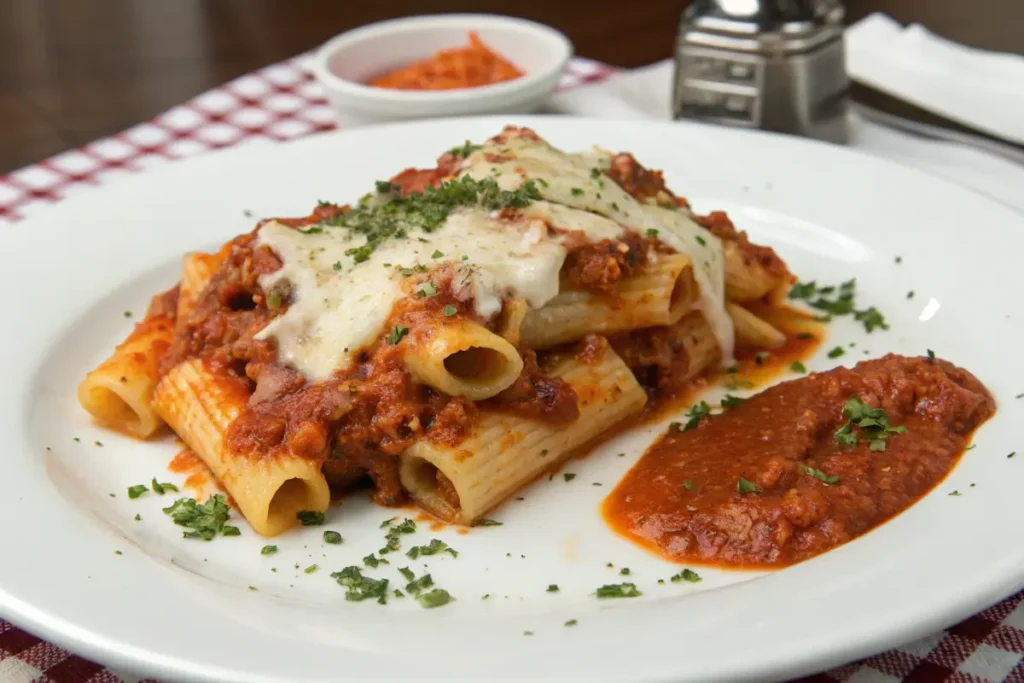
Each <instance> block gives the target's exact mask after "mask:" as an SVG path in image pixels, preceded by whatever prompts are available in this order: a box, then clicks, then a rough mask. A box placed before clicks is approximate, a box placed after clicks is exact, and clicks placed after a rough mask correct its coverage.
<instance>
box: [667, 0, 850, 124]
mask: <svg viewBox="0 0 1024 683" xmlns="http://www.w3.org/2000/svg"><path fill="white" fill-rule="evenodd" d="M842 18H843V8H842V5H840V4H839V1H838V0H694V2H693V4H691V5H690V7H688V8H687V10H686V11H685V12H684V13H683V16H682V20H681V21H680V25H679V35H678V39H677V41H676V54H675V65H676V71H675V83H674V94H673V113H674V116H675V118H677V119H679V118H688V119H698V120H702V121H708V122H713V123H722V124H727V125H733V126H743V127H747V128H760V129H763V130H770V131H776V132H780V133H791V134H795V135H804V136H807V137H812V138H818V139H821V140H828V141H831V142H837V143H845V142H846V140H847V116H846V114H847V109H848V107H849V79H848V77H847V75H846V62H845V57H844V54H843V26H842Z"/></svg>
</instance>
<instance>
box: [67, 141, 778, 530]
mask: <svg viewBox="0 0 1024 683" xmlns="http://www.w3.org/2000/svg"><path fill="white" fill-rule="evenodd" d="M792 281H793V278H792V275H791V274H790V273H789V271H788V270H787V268H786V266H785V264H784V263H783V262H782V261H781V259H779V258H778V256H777V255H775V253H774V252H773V251H772V250H771V249H768V248H766V247H759V246H756V245H753V244H751V243H750V242H749V241H748V240H747V238H746V236H745V235H744V234H743V233H740V232H737V231H736V230H735V228H734V227H733V226H732V224H731V223H730V222H728V219H727V218H726V217H725V216H724V214H710V215H709V216H698V215H696V214H694V213H693V212H692V211H691V210H690V208H689V206H688V204H687V203H686V202H685V200H682V199H679V198H677V197H676V196H675V195H673V194H672V193H671V192H670V191H669V190H668V189H667V188H666V187H665V185H664V182H663V180H662V178H661V175H660V173H658V172H655V171H649V170H647V169H645V168H643V167H642V166H640V165H639V164H638V163H637V162H636V160H635V159H633V157H632V156H630V155H628V154H618V155H613V154H610V153H607V152H603V151H600V150H595V151H591V152H586V153H583V154H568V153H565V152H563V151H561V150H559V149H557V148H555V147H553V146H552V145H550V144H548V143H547V142H546V141H544V140H543V139H541V138H540V137H539V136H538V135H537V134H536V133H534V132H533V131H531V130H528V129H522V128H507V129H506V130H504V131H503V132H502V133H500V134H499V135H497V136H495V137H494V138H492V139H490V140H487V141H485V142H483V143H481V144H480V145H471V144H467V145H464V146H462V147H460V148H458V149H457V150H455V151H453V152H449V153H445V154H443V155H442V156H441V157H440V158H439V159H438V163H437V166H436V167H434V168H430V169H422V170H417V169H408V170H406V171H404V172H402V173H400V174H399V175H397V176H395V177H394V178H392V179H391V180H385V181H378V182H377V183H376V184H375V186H374V189H373V191H371V192H369V193H368V194H367V195H365V196H364V197H363V198H362V199H361V200H360V201H359V202H358V203H357V204H355V205H351V206H349V205H345V206H342V205H336V204H330V203H326V202H321V203H320V205H319V206H317V208H316V209H315V210H314V211H313V212H312V213H311V214H310V215H308V216H304V217H301V218H278V219H270V220H265V221H261V222H260V223H259V224H258V225H256V227H255V228H254V229H253V230H252V231H251V232H249V233H247V234H245V235H241V236H239V237H237V238H235V239H234V240H232V241H230V242H228V243H227V244H225V245H224V247H223V248H222V249H220V250H219V251H218V252H217V253H215V254H203V253H193V254H189V255H188V256H187V257H186V258H185V259H184V261H183V266H182V277H181V281H180V283H179V289H180V294H181V295H180V297H179V298H178V299H177V300H176V301H175V305H174V307H173V309H170V308H169V309H168V311H167V312H165V313H164V316H165V317H164V318H163V323H164V324H161V325H157V323H155V322H154V323H150V324H149V327H150V328H156V329H159V330H160V333H161V334H162V335H163V336H162V337H161V338H160V339H161V340H162V341H161V343H156V342H155V341H153V340H152V339H151V338H150V337H149V336H146V335H148V334H150V332H146V331H145V330H146V329H148V328H145V327H140V330H141V331H139V332H138V333H137V334H136V335H134V336H133V337H130V338H129V339H128V340H126V342H125V343H124V344H122V345H121V346H120V347H118V350H117V351H116V352H115V354H114V356H113V357H112V358H111V360H110V361H108V362H107V363H106V364H105V365H104V366H101V367H100V368H98V369H97V370H96V371H94V372H93V373H90V376H89V378H87V383H90V384H89V385H88V386H89V388H92V387H99V388H101V389H104V387H105V385H104V384H103V383H102V382H99V381H97V380H98V378H102V377H107V376H113V374H112V373H111V369H112V368H113V367H114V365H116V364H117V363H123V361H124V359H126V358H134V356H132V355H131V354H132V353H135V352H136V350H137V349H136V346H139V347H140V348H144V349H145V353H143V357H144V358H145V359H146V362H145V363H144V364H139V365H140V367H143V368H144V371H140V372H137V373H136V374H135V375H133V377H135V378H137V379H136V380H131V381H129V382H128V384H131V385H132V386H133V387H135V386H136V384H137V385H138V386H137V388H136V389H135V390H134V393H132V394H131V395H130V396H129V397H128V398H129V399H130V400H126V399H121V400H122V402H123V403H124V404H125V405H129V406H131V407H132V408H133V410H132V411H130V412H131V414H132V415H135V416H140V415H146V416H148V421H144V420H142V419H141V418H136V421H135V422H132V421H131V420H129V419H119V418H118V414H117V411H115V410H108V411H107V412H108V413H109V415H108V417H107V418H105V421H106V423H107V424H110V425H111V426H113V427H115V428H118V429H121V430H122V431H127V432H131V433H135V434H137V435H140V436H143V435H146V434H148V433H150V432H151V431H152V429H154V428H155V427H154V425H155V426H159V424H161V423H162V422H163V421H166V422H167V424H169V425H170V427H171V428H172V429H173V430H174V431H175V432H176V433H177V434H178V435H179V436H180V437H181V438H182V439H183V440H184V441H185V442H186V443H188V444H189V446H190V447H191V448H192V449H193V450H194V451H195V452H196V453H197V454H198V455H199V456H200V457H201V458H202V459H203V460H204V461H205V462H206V463H207V464H208V465H209V467H210V468H211V470H212V471H213V472H214V474H215V475H216V476H217V478H218V479H219V480H220V482H221V483H222V484H223V486H224V487H225V488H226V489H227V490H228V492H229V493H230V494H231V496H232V497H233V498H234V500H235V501H236V502H237V504H238V507H239V508H240V509H241V511H242V513H243V514H244V515H245V517H246V519H248V520H249V522H250V523H251V525H252V526H253V528H254V529H255V530H256V531H258V532H259V533H261V534H265V535H274V534H277V533H280V532H282V531H284V530H286V529H287V528H288V527H289V526H291V525H293V524H295V523H296V515H297V513H298V512H300V511H302V510H313V511H322V510H324V509H325V508H326V507H327V505H328V500H329V498H330V494H331V492H332V491H333V492H341V491H344V490H347V489H350V488H353V487H356V486H359V485H361V483H363V482H366V481H367V480H369V482H370V483H371V484H372V486H373V490H374V498H375V500H377V501H378V502H379V503H381V504H384V505H398V504H401V503H403V502H404V501H406V500H408V499H410V498H411V499H412V500H413V501H415V502H417V503H419V504H420V505H421V506H422V507H424V508H425V509H427V510H429V511H430V512H432V513H433V514H435V515H437V516H439V517H442V518H444V519H447V520H450V521H454V522H458V523H464V524H469V523H472V522H473V521H474V520H475V519H477V518H479V516H480V515H482V514H485V513H486V512H487V511H488V510H490V509H492V508H493V507H494V506H496V505H499V504H500V503H501V502H502V501H503V500H504V499H506V498H507V497H508V496H510V495H512V494H513V493H514V492H515V491H516V490H517V489H518V488H520V487H521V486H523V485H525V484H526V483H527V482H528V481H530V480H532V479H533V478H535V477H537V476H538V475H539V474H541V473H542V471H544V470H545V469H548V468H552V467H556V466H557V465H558V464H559V463H560V462H562V461H563V460H564V459H565V458H566V457H568V456H569V455H570V454H573V453H579V452H581V450H580V449H581V448H585V447H586V445H587V444H588V443H590V442H592V441H594V440H595V439H598V438H600V437H602V436H604V435H606V434H607V433H608V432H609V430H614V429H617V428H618V429H621V428H622V427H621V425H623V423H624V421H626V420H627V418H629V417H630V416H631V415H634V414H636V413H637V412H639V411H641V410H643V409H644V406H645V405H646V404H648V402H649V401H650V400H651V399H655V400H657V399H658V398H659V397H660V396H664V395H666V394H671V393H678V392H680V391H682V390H684V389H685V388H686V387H687V386H688V385H689V384H688V383H689V382H691V381H693V380H694V379H695V378H697V377H700V376H701V375H705V374H707V373H709V372H714V371H715V370H716V369H718V368H721V367H724V366H725V365H727V364H729V363H730V362H731V360H732V358H733V354H734V347H735V346H736V345H741V346H752V347H754V348H757V349H768V348H772V347H775V346H777V345H778V344H779V343H781V341H784V340H785V334H787V333H789V329H788V328H785V329H784V328H783V327H781V326H780V325H781V322H783V321H785V316H783V315H782V314H780V313H779V311H780V310H781V309H780V306H781V305H782V304H781V293H783V292H784V291H785V289H786V287H788V286H789V283H790V282H792ZM154 319H155V318H154ZM147 321H148V319H147ZM144 325H145V323H144ZM126 349H127V350H126ZM126 354H127V355H126ZM118 367H121V366H118ZM116 372H120V370H117V371H116ZM117 376H118V377H120V375H117ZM133 382H135V383H136V384H133ZM83 386H85V384H83ZM80 399H81V402H82V404H83V406H85V407H86V408H87V409H89V410H91V411H92V412H94V413H97V414H99V413H102V412H103V411H102V409H99V408H97V407H96V403H97V399H98V400H99V402H100V403H102V402H103V400H104V394H102V392H101V393H90V392H88V391H84V392H83V393H81V394H80ZM136 407H137V409H135V408H136ZM122 413H124V414H125V415H127V412H125V411H122Z"/></svg>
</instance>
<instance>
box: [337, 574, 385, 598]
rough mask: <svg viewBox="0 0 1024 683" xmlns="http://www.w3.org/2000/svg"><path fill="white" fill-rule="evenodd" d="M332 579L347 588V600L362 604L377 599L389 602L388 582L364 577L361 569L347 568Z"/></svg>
mask: <svg viewBox="0 0 1024 683" xmlns="http://www.w3.org/2000/svg"><path fill="white" fill-rule="evenodd" d="M331 578H332V579H334V580H335V581H337V582H338V584H339V585H341V586H344V587H345V599H346V600H348V601H350V602H361V601H363V600H372V599H373V598H376V599H377V602H379V603H381V604H384V603H386V602H387V594H388V580H387V579H371V578H370V577H368V576H363V574H362V572H361V571H360V570H359V567H354V566H353V567H345V568H344V569H342V570H341V571H340V572H334V573H333V574H331Z"/></svg>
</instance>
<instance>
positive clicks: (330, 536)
mask: <svg viewBox="0 0 1024 683" xmlns="http://www.w3.org/2000/svg"><path fill="white" fill-rule="evenodd" d="M324 543H330V544H331V545H339V544H340V543H341V534H339V533H338V532H337V531H325V532H324Z"/></svg>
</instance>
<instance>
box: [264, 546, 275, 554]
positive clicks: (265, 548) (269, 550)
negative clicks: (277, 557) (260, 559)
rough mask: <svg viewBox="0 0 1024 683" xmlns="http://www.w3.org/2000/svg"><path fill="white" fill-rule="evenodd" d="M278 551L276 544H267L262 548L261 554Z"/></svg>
mask: <svg viewBox="0 0 1024 683" xmlns="http://www.w3.org/2000/svg"><path fill="white" fill-rule="evenodd" d="M276 552H277V546H276V545H265V546H263V547H262V548H260V555H273V554H274V553H276Z"/></svg>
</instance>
